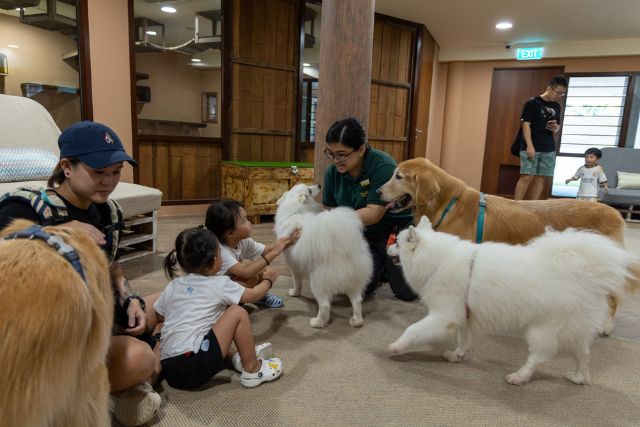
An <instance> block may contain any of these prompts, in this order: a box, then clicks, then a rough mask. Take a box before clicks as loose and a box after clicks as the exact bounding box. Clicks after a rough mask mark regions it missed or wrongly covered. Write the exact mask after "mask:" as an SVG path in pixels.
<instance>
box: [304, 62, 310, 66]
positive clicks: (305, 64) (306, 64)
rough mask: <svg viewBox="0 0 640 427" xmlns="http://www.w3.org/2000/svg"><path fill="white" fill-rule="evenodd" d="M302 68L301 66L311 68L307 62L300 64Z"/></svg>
mask: <svg viewBox="0 0 640 427" xmlns="http://www.w3.org/2000/svg"><path fill="white" fill-rule="evenodd" d="M302 66H303V67H311V64H309V63H308V62H303V63H302Z"/></svg>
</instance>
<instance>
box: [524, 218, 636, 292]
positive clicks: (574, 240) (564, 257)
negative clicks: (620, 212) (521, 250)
mask: <svg viewBox="0 0 640 427" xmlns="http://www.w3.org/2000/svg"><path fill="white" fill-rule="evenodd" d="M531 246H532V247H536V248H537V249H538V251H539V252H538V253H541V254H545V258H546V259H547V260H550V262H552V263H554V264H556V265H557V267H558V268H559V269H560V268H561V269H562V270H559V271H564V272H565V273H566V274H567V275H569V276H571V277H576V278H578V277H579V278H582V279H581V286H580V287H581V288H582V289H581V290H582V291H585V292H590V293H592V292H596V293H599V294H602V295H603V296H604V295H615V296H619V295H621V294H622V293H623V292H624V291H625V290H629V289H631V288H632V287H637V288H640V263H639V262H638V261H637V260H635V259H634V258H633V257H632V256H631V254H629V252H627V251H626V250H625V249H624V248H623V247H621V246H620V245H619V244H618V243H617V242H615V241H613V240H612V239H610V238H608V237H605V236H603V235H601V234H598V233H595V232H591V231H584V230H581V231H578V230H575V229H567V230H564V231H560V232H556V231H550V230H548V231H547V232H546V233H545V234H544V235H543V236H541V237H539V238H537V239H535V240H533V241H532V242H531Z"/></svg>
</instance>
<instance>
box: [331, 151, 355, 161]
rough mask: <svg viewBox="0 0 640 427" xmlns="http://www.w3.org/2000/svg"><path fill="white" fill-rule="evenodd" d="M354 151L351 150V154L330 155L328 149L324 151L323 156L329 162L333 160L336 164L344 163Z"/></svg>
mask: <svg viewBox="0 0 640 427" xmlns="http://www.w3.org/2000/svg"><path fill="white" fill-rule="evenodd" d="M354 151H356V150H351V152H349V153H347V154H344V153H337V154H335V153H332V152H331V150H329V149H328V148H325V149H324V155H325V156H327V159H329V160H333V161H334V162H338V163H344V162H346V161H347V157H349V156H350V155H351V154H353V152H354Z"/></svg>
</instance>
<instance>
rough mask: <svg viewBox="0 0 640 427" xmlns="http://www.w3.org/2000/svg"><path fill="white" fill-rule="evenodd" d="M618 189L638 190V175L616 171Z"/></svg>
mask: <svg viewBox="0 0 640 427" xmlns="http://www.w3.org/2000/svg"><path fill="white" fill-rule="evenodd" d="M618 188H627V189H632V190H640V173H631V172H621V171H618Z"/></svg>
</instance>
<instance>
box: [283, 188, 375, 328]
mask: <svg viewBox="0 0 640 427" xmlns="http://www.w3.org/2000/svg"><path fill="white" fill-rule="evenodd" d="M319 193H320V189H319V187H318V186H317V185H314V186H306V185H304V184H298V185H296V186H294V187H293V188H291V190H289V191H287V192H286V193H284V194H283V195H282V197H280V199H279V200H278V202H277V205H278V209H277V211H276V217H275V232H276V235H277V237H278V238H280V237H282V236H288V235H290V234H291V233H292V232H293V231H294V230H295V229H300V230H301V234H300V239H299V240H298V242H297V243H296V244H295V245H293V246H290V247H289V248H287V249H286V250H285V252H284V256H285V258H286V260H287V264H288V265H289V268H291V272H292V274H293V288H292V289H289V295H291V296H298V295H300V287H301V286H302V280H303V279H305V278H308V279H309V282H310V285H311V292H312V293H313V296H314V298H315V299H316V301H317V302H318V316H317V317H314V318H312V319H311V320H310V322H309V323H310V324H311V326H313V327H314V328H322V327H324V326H325V325H326V324H327V322H329V318H330V316H331V314H330V311H331V299H332V298H333V296H334V295H337V294H346V295H347V296H348V297H349V300H351V305H352V307H353V316H352V317H351V319H350V320H349V324H350V325H351V326H362V324H363V320H362V291H363V289H364V287H365V286H366V285H367V283H368V282H369V279H370V278H371V274H372V271H373V261H372V259H371V254H370V252H369V246H368V245H367V242H366V240H365V239H364V237H363V236H362V229H363V225H362V221H361V220H360V217H358V215H357V214H356V213H355V211H354V210H353V209H350V208H344V207H340V208H335V209H332V210H328V211H323V210H322V206H320V204H319V203H318V202H316V201H315V198H316V197H317V196H318V194H319Z"/></svg>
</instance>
